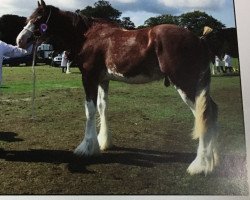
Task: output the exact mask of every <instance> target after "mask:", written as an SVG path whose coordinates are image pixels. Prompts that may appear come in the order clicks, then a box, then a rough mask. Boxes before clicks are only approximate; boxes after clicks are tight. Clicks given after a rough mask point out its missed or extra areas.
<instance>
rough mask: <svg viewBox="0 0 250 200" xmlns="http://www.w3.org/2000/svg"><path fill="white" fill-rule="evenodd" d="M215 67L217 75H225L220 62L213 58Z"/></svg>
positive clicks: (217, 58)
mask: <svg viewBox="0 0 250 200" xmlns="http://www.w3.org/2000/svg"><path fill="white" fill-rule="evenodd" d="M215 67H216V70H217V72H218V73H221V71H222V72H223V73H225V71H224V68H223V65H222V62H221V60H220V58H219V57H218V56H215Z"/></svg>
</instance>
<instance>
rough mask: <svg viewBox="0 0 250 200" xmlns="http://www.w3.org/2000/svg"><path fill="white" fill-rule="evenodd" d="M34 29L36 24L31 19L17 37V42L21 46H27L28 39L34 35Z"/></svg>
mask: <svg viewBox="0 0 250 200" xmlns="http://www.w3.org/2000/svg"><path fill="white" fill-rule="evenodd" d="M34 29H35V25H34V24H33V23H31V21H29V22H28V24H27V25H26V26H25V27H24V28H23V30H22V31H21V32H20V33H19V34H18V36H17V38H16V43H17V45H18V46H19V47H22V48H25V46H26V44H27V39H28V38H30V37H31V36H32V34H33V31H34Z"/></svg>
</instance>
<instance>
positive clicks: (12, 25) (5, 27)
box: [0, 15, 26, 45]
mask: <svg viewBox="0 0 250 200" xmlns="http://www.w3.org/2000/svg"><path fill="white" fill-rule="evenodd" d="M25 21H26V18H25V17H20V16H17V15H3V16H2V17H0V40H2V41H4V42H6V43H9V44H13V45H14V44H15V43H16V37H17V35H18V33H19V32H20V31H21V30H22V29H23V27H24V26H25Z"/></svg>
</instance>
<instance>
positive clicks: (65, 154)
mask: <svg viewBox="0 0 250 200" xmlns="http://www.w3.org/2000/svg"><path fill="white" fill-rule="evenodd" d="M194 158H195V154H191V153H175V152H174V153H169V152H160V151H153V150H142V149H135V148H122V147H114V148H113V149H112V150H110V151H107V152H104V153H102V154H101V155H100V156H96V157H91V158H80V157H77V156H75V155H74V154H73V152H71V151H63V150H43V149H39V150H35V149H30V150H27V151H5V150H3V149H1V150H0V159H5V160H6V161H14V162H30V163H39V162H42V163H54V164H62V163H65V164H67V167H68V169H69V171H70V172H72V173H88V172H89V171H88V170H87V167H88V166H90V165H93V164H111V163H119V164H123V165H133V166H140V167H154V166H155V165H156V164H161V163H163V164H164V163H175V162H177V163H190V162H191V161H192V160H193V159H194Z"/></svg>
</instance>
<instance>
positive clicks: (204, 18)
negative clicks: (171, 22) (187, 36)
mask: <svg viewBox="0 0 250 200" xmlns="http://www.w3.org/2000/svg"><path fill="white" fill-rule="evenodd" d="M178 18H179V22H180V24H179V25H180V26H183V27H186V28H188V29H189V30H191V31H192V32H194V33H195V34H196V35H198V36H201V35H202V33H203V28H204V27H205V26H209V27H211V28H212V29H214V31H218V30H220V29H222V28H224V27H225V25H224V24H222V23H221V22H220V21H218V20H217V19H215V18H213V17H212V16H209V15H208V14H207V13H205V12H200V11H194V12H188V13H184V14H182V15H180V16H179V17H178Z"/></svg>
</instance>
